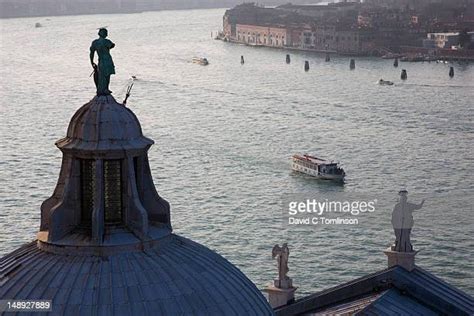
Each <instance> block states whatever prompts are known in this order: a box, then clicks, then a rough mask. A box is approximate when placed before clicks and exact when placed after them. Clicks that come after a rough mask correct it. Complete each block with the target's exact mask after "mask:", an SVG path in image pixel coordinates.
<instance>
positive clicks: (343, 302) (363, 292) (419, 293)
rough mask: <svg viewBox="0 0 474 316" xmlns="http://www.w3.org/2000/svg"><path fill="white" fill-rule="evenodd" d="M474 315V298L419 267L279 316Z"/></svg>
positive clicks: (327, 293)
mask: <svg viewBox="0 0 474 316" xmlns="http://www.w3.org/2000/svg"><path fill="white" fill-rule="evenodd" d="M347 312H348V313H349V314H354V315H431V314H433V315H440V314H441V315H473V314H474V298H473V297H472V296H470V295H468V294H466V293H464V292H463V291H461V290H459V289H457V288H455V287H453V286H452V285H450V284H448V283H446V282H444V281H443V280H441V279H439V278H437V277H436V276H434V275H433V274H431V273H429V272H427V271H425V270H423V269H422V268H420V267H418V266H416V267H415V269H414V270H412V271H411V272H409V271H407V270H405V269H404V268H402V267H400V266H395V267H392V268H389V269H385V270H382V271H379V272H376V273H374V274H370V275H367V276H365V277H362V278H359V279H356V280H354V281H351V282H348V283H345V284H342V285H339V286H336V287H334V288H331V289H328V290H324V291H322V292H319V293H315V294H312V295H309V296H306V297H304V298H301V299H299V300H297V301H296V302H294V303H293V304H289V305H286V306H283V307H280V308H278V309H277V310H276V314H277V315H282V316H283V315H285V316H287V315H302V314H305V315H324V314H326V315H327V314H332V315H340V314H344V313H347Z"/></svg>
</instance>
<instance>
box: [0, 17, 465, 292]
mask: <svg viewBox="0 0 474 316" xmlns="http://www.w3.org/2000/svg"><path fill="white" fill-rule="evenodd" d="M223 14H224V10H223V9H221V10H194V11H164V12H149V13H142V14H130V15H91V16H68V17H50V18H22V19H8V20H1V21H0V25H1V34H2V35H1V38H0V44H1V55H0V56H1V67H0V86H1V89H0V100H1V101H0V137H1V138H0V139H1V141H0V254H1V255H3V254H6V253H8V252H10V251H12V250H13V249H15V248H16V247H19V246H20V245H21V244H23V243H25V242H28V241H30V240H32V239H34V238H35V233H36V231H37V230H38V227H39V220H40V213H39V207H40V205H41V202H42V201H43V200H45V199H46V198H47V197H49V195H50V194H52V192H53V189H54V187H55V183H56V181H57V177H58V173H59V168H60V162H61V153H60V151H59V150H58V149H57V148H56V147H55V146H54V142H55V141H56V140H58V139H59V138H61V137H63V136H65V133H66V128H67V125H68V122H69V120H70V118H71V116H72V115H73V114H74V112H75V111H76V110H77V109H78V108H79V107H80V106H81V105H83V104H84V103H86V102H87V101H88V100H90V99H91V98H92V97H93V94H94V85H93V81H92V78H91V77H89V75H90V73H91V71H92V69H91V66H90V64H89V60H88V59H89V56H88V54H89V46H90V42H91V41H92V40H93V39H94V38H96V32H97V30H96V29H97V28H98V27H101V26H105V25H107V26H108V29H109V36H110V39H111V40H112V41H113V42H115V43H116V47H115V48H114V49H113V51H112V55H113V58H114V61H115V64H116V72H117V74H116V75H115V76H113V77H112V84H111V90H113V91H114V96H115V97H116V98H117V99H118V101H121V100H122V99H123V98H124V95H125V91H126V86H127V84H128V83H129V79H130V76H132V75H134V76H136V77H137V78H138V80H137V81H136V82H135V85H134V87H133V91H132V96H131V97H130V99H129V100H128V106H129V107H130V108H131V109H132V110H133V111H134V112H135V113H136V114H137V116H138V118H139V119H140V121H141V124H142V128H143V131H144V133H145V135H146V136H148V137H150V138H152V139H154V140H155V142H156V143H155V145H154V146H153V147H152V148H151V150H150V152H149V156H150V163H151V167H152V173H153V176H154V180H155V184H156V186H157V189H158V191H159V192H160V194H161V195H162V196H163V197H164V198H166V199H167V200H168V201H169V202H170V203H171V206H172V224H173V228H174V231H175V232H176V233H178V234H180V235H183V236H185V237H188V238H191V239H193V240H196V241H198V242H200V243H202V244H204V245H206V246H208V247H210V248H211V249H213V250H215V251H217V252H219V253H220V254H222V255H223V256H225V257H226V258H227V259H228V260H229V261H231V262H232V263H234V264H236V265H237V266H238V267H239V268H240V269H241V270H242V271H243V272H244V273H245V274H246V275H247V276H248V277H249V278H250V279H251V280H252V281H253V282H255V283H256V284H257V286H258V287H259V288H260V289H263V288H264V287H265V286H266V285H267V284H268V283H269V282H271V280H272V279H273V278H274V277H275V276H276V262H275V261H274V260H272V258H271V250H272V247H273V245H274V244H276V243H279V244H281V243H283V242H287V243H288V245H289V248H290V252H291V253H290V261H289V267H290V272H289V275H290V276H291V277H292V278H293V280H294V284H295V285H296V286H298V291H297V295H304V294H309V293H311V292H314V291H317V290H322V289H325V288H328V287H331V286H335V285H338V284H340V283H342V282H346V281H349V280H352V279H354V278H356V277H360V276H363V275H365V274H368V273H372V272H375V271H378V270H381V269H384V268H385V267H386V257H385V256H384V254H383V250H384V249H386V248H387V247H388V246H389V244H390V243H391V242H393V239H394V237H393V232H392V228H391V223H390V219H391V210H392V209H393V205H394V204H395V203H396V201H397V197H398V196H397V193H398V191H399V190H400V189H402V188H406V189H407V190H408V191H409V200H411V201H412V202H414V203H418V202H420V201H421V200H422V199H426V202H425V204H424V206H423V208H422V209H421V210H418V211H416V212H415V214H414V219H415V227H414V228H413V236H412V239H413V244H414V246H415V249H417V250H420V253H419V254H418V255H417V264H418V265H420V266H421V267H423V268H425V269H427V270H428V271H430V272H432V273H434V274H436V275H438V276H439V277H441V278H443V279H445V280H446V281H448V282H450V283H452V284H453V285H455V286H458V287H460V288H461V289H463V290H465V291H466V292H468V293H470V294H474V281H473V278H474V263H473V262H474V260H472V258H473V249H474V241H473V238H472V236H474V220H473V216H472V212H473V209H474V204H473V201H472V196H473V195H474V180H473V178H472V174H473V169H474V160H473V143H474V142H473V141H474V124H473V117H474V107H473V105H474V104H473V103H474V102H473V100H474V64H470V65H466V64H458V63H455V64H452V65H451V64H444V63H435V62H431V63H400V66H399V67H398V68H394V67H393V65H392V64H393V61H392V60H382V59H377V58H356V68H355V69H354V70H352V71H351V70H349V60H350V59H349V58H348V57H338V56H332V58H331V61H330V62H325V61H324V57H325V56H324V55H319V54H312V53H297V52H291V64H286V63H285V56H286V53H287V52H285V51H282V50H277V49H269V48H254V47H246V46H242V45H236V44H230V43H224V42H221V41H215V40H213V39H211V32H214V33H215V32H216V31H217V30H218V29H220V28H221V23H222V16H223ZM36 22H40V23H41V24H42V25H43V27H40V28H35V27H34V25H35V23H36ZM241 55H244V57H245V65H241V64H240V56H241ZM195 56H199V57H201V56H202V57H206V58H208V59H209V61H210V64H209V65H208V66H206V67H204V66H200V65H197V64H194V63H192V62H191V60H192V58H193V57H195ZM306 60H308V61H309V63H310V70H309V71H308V72H305V71H304V62H305V61H306ZM450 66H454V70H455V76H454V78H449V76H448V72H449V67H450ZM402 69H406V70H407V73H408V80H406V81H401V80H400V73H401V70H402ZM381 78H383V79H384V80H391V81H393V82H394V83H395V84H394V85H393V86H380V85H378V84H377V81H378V80H379V79H381ZM305 152H307V153H312V154H314V155H317V156H320V157H322V158H327V159H331V160H335V161H339V162H341V163H342V166H343V168H344V169H345V171H346V173H347V179H346V183H345V184H344V185H342V186H341V185H334V184H332V183H327V182H320V181H316V180H314V179H310V178H308V177H305V176H302V175H298V174H295V173H293V172H292V171H291V169H290V164H289V162H290V160H289V158H290V157H291V155H292V154H294V153H305ZM293 194H297V195H298V196H299V197H298V198H297V199H301V200H304V199H305V198H308V199H310V198H316V199H323V200H324V199H325V198H327V196H329V195H331V196H336V197H339V198H340V199H341V198H342V197H344V196H345V195H347V194H349V195H352V196H353V197H354V196H355V197H356V198H357V197H358V196H359V197H360V199H362V198H363V199H368V200H377V201H378V202H377V208H376V210H375V212H373V213H370V214H369V213H367V214H361V215H359V217H358V219H359V223H358V224H357V225H327V226H321V225H320V226H315V225H308V226H294V225H293V226H290V225H285V224H284V221H285V216H283V212H285V208H284V206H283V205H282V204H283V203H284V202H285V201H288V200H291V197H293ZM295 199H296V198H295Z"/></svg>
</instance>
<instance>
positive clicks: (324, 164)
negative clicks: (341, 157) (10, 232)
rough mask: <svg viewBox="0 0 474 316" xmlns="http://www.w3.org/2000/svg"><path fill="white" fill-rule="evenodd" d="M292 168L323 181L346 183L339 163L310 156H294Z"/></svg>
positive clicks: (344, 174)
mask: <svg viewBox="0 0 474 316" xmlns="http://www.w3.org/2000/svg"><path fill="white" fill-rule="evenodd" d="M291 168H292V169H293V170H294V171H296V172H301V173H305V174H307V175H310V176H313V177H315V178H317V179H323V180H333V181H344V177H345V176H346V173H345V172H344V169H342V168H341V167H340V166H338V163H336V162H333V161H327V160H324V159H321V158H318V157H314V156H310V155H293V157H292V163H291Z"/></svg>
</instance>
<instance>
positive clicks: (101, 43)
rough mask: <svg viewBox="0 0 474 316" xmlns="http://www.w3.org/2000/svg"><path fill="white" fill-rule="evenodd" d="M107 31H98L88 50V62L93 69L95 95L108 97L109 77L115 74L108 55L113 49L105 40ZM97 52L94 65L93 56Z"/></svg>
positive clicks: (112, 45)
mask: <svg viewBox="0 0 474 316" xmlns="http://www.w3.org/2000/svg"><path fill="white" fill-rule="evenodd" d="M107 36H108V31H107V29H106V28H100V29H99V38H98V39H96V40H94V41H93V42H92V44H91V48H90V54H89V57H90V61H91V65H92V68H93V69H94V82H95V86H96V88H97V95H108V94H111V93H112V91H110V90H109V84H110V76H111V75H113V74H115V65H114V61H113V60H112V56H111V55H110V50H111V49H112V48H114V47H115V44H114V43H112V41H111V40H109V39H107ZM96 52H97V56H98V59H99V61H98V63H99V65H97V64H95V63H94V54H95V53H96Z"/></svg>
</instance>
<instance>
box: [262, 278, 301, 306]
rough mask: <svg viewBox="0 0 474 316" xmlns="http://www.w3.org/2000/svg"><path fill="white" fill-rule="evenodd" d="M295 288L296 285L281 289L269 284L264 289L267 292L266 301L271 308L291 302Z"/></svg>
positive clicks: (293, 298)
mask: <svg viewBox="0 0 474 316" xmlns="http://www.w3.org/2000/svg"><path fill="white" fill-rule="evenodd" d="M290 280H291V279H290ZM275 281H276V280H275ZM296 289H297V288H296V287H291V288H287V289H281V288H278V287H275V286H273V285H269V286H268V287H267V288H266V289H265V290H264V291H265V292H267V293H268V302H269V303H270V306H271V307H272V308H277V307H280V306H285V305H287V304H288V303H291V302H293V301H294V300H295V291H296Z"/></svg>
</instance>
